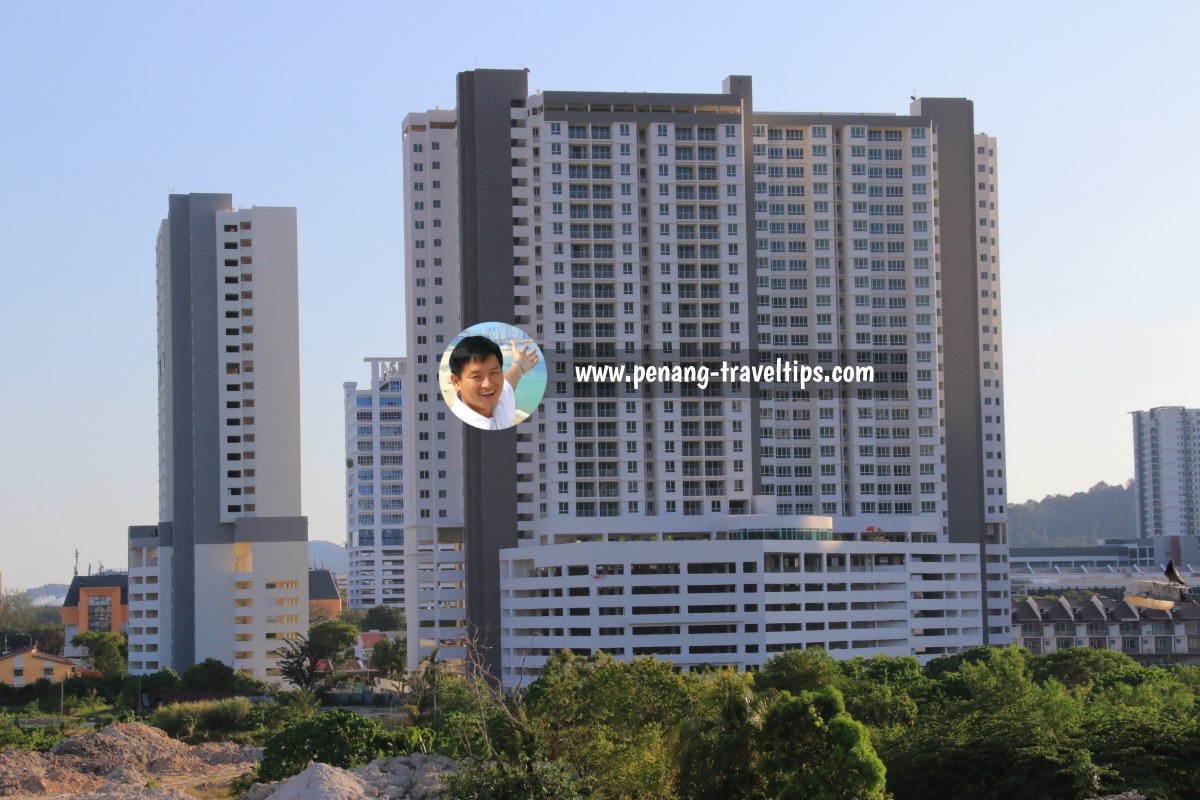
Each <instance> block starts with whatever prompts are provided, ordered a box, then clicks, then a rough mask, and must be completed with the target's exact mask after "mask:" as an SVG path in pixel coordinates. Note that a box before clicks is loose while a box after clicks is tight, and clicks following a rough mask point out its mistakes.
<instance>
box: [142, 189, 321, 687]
mask: <svg viewBox="0 0 1200 800" xmlns="http://www.w3.org/2000/svg"><path fill="white" fill-rule="evenodd" d="M158 356H159V524H158V525H157V526H138V527H133V528H130V538H129V545H130V567H131V574H130V582H131V585H136V584H139V583H140V585H142V586H146V587H148V586H150V585H157V587H158V591H157V592H152V591H144V592H136V591H135V594H137V595H139V601H138V603H137V604H134V605H133V606H132V607H131V609H130V616H131V620H130V622H131V625H130V669H131V671H134V672H152V671H154V670H156V669H159V668H162V667H165V666H171V667H173V668H175V669H176V670H180V671H182V670H184V669H186V668H187V667H189V666H191V665H192V664H195V663H197V662H199V661H203V660H204V659H206V658H210V657H211V658H216V659H218V660H220V661H223V662H225V663H227V664H230V665H231V666H233V667H234V668H235V669H237V670H240V671H243V672H245V673H247V674H251V675H254V676H255V677H258V678H261V679H268V680H275V679H278V678H279V677H280V675H279V671H278V669H277V668H276V667H275V662H276V659H277V655H278V652H277V651H278V649H279V647H280V645H281V644H282V643H283V642H284V641H285V640H287V639H291V638H294V637H296V636H298V635H300V634H302V633H303V632H304V631H306V630H307V629H308V556H307V540H308V521H307V519H306V518H305V517H303V516H301V513H300V392H299V380H300V368H299V311H298V283H297V253H296V212H295V209H292V208H267V207H254V208H250V209H235V208H234V207H233V204H232V197H231V196H230V195H224V194H189V195H171V197H170V208H169V213H168V217H167V219H165V220H164V221H163V223H162V226H161V227H160V229H159V235H158ZM139 579H140V581H139ZM154 579H156V584H152V583H151V581H152V580H154ZM151 620H154V622H155V623H156V624H152V623H151Z"/></svg>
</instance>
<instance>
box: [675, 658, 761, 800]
mask: <svg viewBox="0 0 1200 800" xmlns="http://www.w3.org/2000/svg"><path fill="white" fill-rule="evenodd" d="M769 698H770V695H769V694H768V693H761V694H756V693H755V692H754V687H753V681H752V680H751V678H750V677H749V676H748V675H740V674H737V673H733V672H721V673H718V674H716V675H715V676H714V677H713V679H712V680H711V681H710V682H709V683H708V685H707V686H705V688H704V690H703V693H702V694H701V696H700V699H699V701H698V702H697V703H696V712H695V716H693V717H691V718H689V719H686V720H684V721H683V722H682V723H680V725H679V727H678V729H677V730H678V733H677V735H676V741H677V744H676V749H677V752H678V762H679V772H678V773H677V774H676V776H675V791H676V792H677V793H678V795H679V797H680V798H682V799H683V800H704V799H705V798H709V797H721V798H726V799H727V800H763V799H764V798H766V797H767V796H768V795H767V785H766V770H765V769H764V764H763V755H764V752H763V749H762V748H761V746H760V742H759V738H760V736H761V734H762V724H763V717H764V713H765V710H766V709H767V707H768V705H769V702H770V699H769Z"/></svg>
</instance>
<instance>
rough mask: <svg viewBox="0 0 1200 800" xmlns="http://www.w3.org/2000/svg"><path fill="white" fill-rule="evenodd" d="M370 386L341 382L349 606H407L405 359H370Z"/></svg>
mask: <svg viewBox="0 0 1200 800" xmlns="http://www.w3.org/2000/svg"><path fill="white" fill-rule="evenodd" d="M364 360H365V361H366V363H368V364H370V365H371V382H370V383H369V384H368V385H367V386H366V388H363V389H360V388H358V384H357V383H346V384H343V387H342V388H343V390H344V393H345V402H346V551H347V552H348V553H349V556H350V577H349V595H350V597H349V599H350V608H372V607H374V606H379V605H385V606H397V607H399V608H401V609H403V607H404V382H405V380H406V379H407V376H406V372H407V370H406V367H407V364H406V361H405V359H403V358H367V359H364Z"/></svg>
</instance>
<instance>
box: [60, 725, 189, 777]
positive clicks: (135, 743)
mask: <svg viewBox="0 0 1200 800" xmlns="http://www.w3.org/2000/svg"><path fill="white" fill-rule="evenodd" d="M191 750H192V749H191V748H190V747H188V746H187V745H186V744H184V743H183V742H177V741H175V740H174V739H172V738H170V737H169V736H167V735H166V734H165V733H163V732H162V731H161V730H159V729H158V728H151V727H150V726H149V725H142V724H141V723H139V722H125V723H119V724H117V725H109V726H108V727H106V728H101V729H100V730H99V731H96V732H95V733H81V734H77V735H75V736H70V737H67V738H66V739H64V740H63V741H62V742H60V743H59V744H58V745H56V746H55V747H54V749H52V750H51V751H50V752H51V753H52V754H53V755H55V756H57V757H58V759H59V763H60V764H63V765H64V766H70V767H71V768H73V769H76V770H78V771H79V772H84V773H91V774H93V775H108V774H110V773H113V772H116V771H118V770H120V771H121V772H123V773H133V772H149V767H150V765H151V764H152V763H155V762H158V763H162V764H163V765H164V766H167V767H171V766H175V765H178V764H180V763H181V762H189V760H190V759H191V758H192V756H191ZM160 774H161V773H160ZM127 777H132V776H131V775H128V776H127Z"/></svg>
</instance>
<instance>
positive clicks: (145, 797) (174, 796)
mask: <svg viewBox="0 0 1200 800" xmlns="http://www.w3.org/2000/svg"><path fill="white" fill-rule="evenodd" d="M75 800H195V798H193V797H192V796H191V795H190V794H188V793H186V792H181V791H179V790H178V789H164V788H162V787H158V788H153V789H151V788H147V787H145V786H133V785H130V784H124V785H121V786H110V787H107V788H104V789H101V790H100V791H98V792H92V793H91V794H83V795H79V796H78V797H76V798H75Z"/></svg>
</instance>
